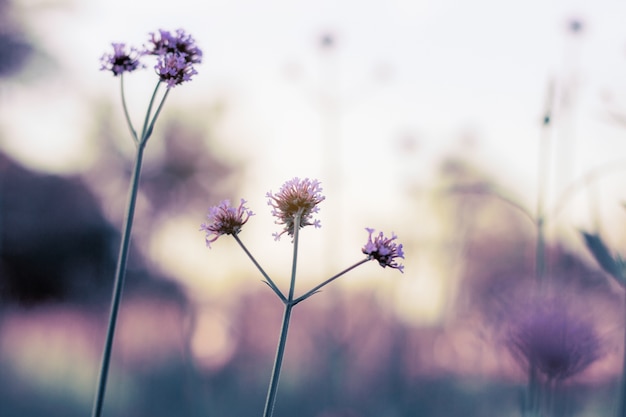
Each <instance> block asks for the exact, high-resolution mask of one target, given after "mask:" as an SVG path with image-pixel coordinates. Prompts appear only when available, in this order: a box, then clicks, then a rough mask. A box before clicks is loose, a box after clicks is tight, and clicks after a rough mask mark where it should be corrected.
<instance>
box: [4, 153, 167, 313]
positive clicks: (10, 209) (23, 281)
mask: <svg viewBox="0 0 626 417" xmlns="http://www.w3.org/2000/svg"><path fill="white" fill-rule="evenodd" d="M0 190H2V194H1V199H0V220H1V223H0V299H4V300H5V302H10V301H11V302H23V303H29V304H32V303H40V302H44V301H53V302H77V303H91V302H92V301H93V300H94V299H100V297H101V296H102V295H103V291H104V292H105V293H106V294H108V292H109V289H110V287H109V285H110V275H111V273H112V271H113V270H114V267H115V255H116V254H115V252H116V250H117V247H116V245H117V244H118V243H117V242H118V240H119V237H118V232H117V231H116V229H115V228H114V227H113V226H112V225H111V224H110V223H109V222H108V220H107V219H106V218H105V217H104V216H103V214H102V211H101V209H100V205H99V202H98V200H97V199H96V198H95V197H94V195H93V194H92V193H91V191H90V190H89V188H88V187H87V186H86V185H85V184H84V182H83V181H82V180H81V179H80V178H77V177H70V178H65V177H61V176H56V175H48V174H41V173H37V172H33V171H29V170H27V169H26V168H24V167H22V166H20V165H19V164H18V163H17V162H15V161H13V160H12V159H11V158H10V157H8V156H6V155H4V154H0ZM133 259H135V260H134V261H133V263H132V266H131V269H132V271H131V273H132V274H133V275H136V276H137V277H136V278H134V279H133V280H132V281H136V283H137V284H136V285H131V286H130V287H131V291H132V290H133V289H136V288H141V287H143V286H145V284H146V283H147V282H149V281H152V279H153V278H148V273H147V270H146V267H145V265H143V263H144V261H143V260H141V258H140V257H139V256H135V255H134V256H133ZM156 281H157V282H160V284H158V285H154V287H155V288H153V291H149V292H156V293H158V292H159V291H160V290H159V288H161V287H164V288H163V291H161V293H162V294H166V293H169V294H170V296H174V297H175V294H177V293H178V291H177V290H176V289H175V286H174V285H173V284H171V283H167V282H166V281H164V280H162V279H161V280H159V279H157V280H156ZM165 287H167V289H165Z"/></svg>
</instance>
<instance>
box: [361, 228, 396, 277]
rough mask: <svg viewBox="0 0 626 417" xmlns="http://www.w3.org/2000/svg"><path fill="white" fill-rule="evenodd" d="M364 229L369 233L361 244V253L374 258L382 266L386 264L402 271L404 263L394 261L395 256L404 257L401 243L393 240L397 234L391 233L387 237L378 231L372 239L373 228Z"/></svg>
mask: <svg viewBox="0 0 626 417" xmlns="http://www.w3.org/2000/svg"><path fill="white" fill-rule="evenodd" d="M365 230H367V232H368V233H369V238H368V240H367V243H366V244H365V246H363V249H362V250H363V253H364V254H366V255H367V256H368V257H369V259H376V260H377V261H378V263H379V264H380V266H382V267H383V268H385V267H387V266H388V267H390V268H395V269H398V270H399V271H400V272H402V273H404V265H401V264H398V263H397V262H396V258H402V259H404V251H403V250H402V244H401V243H400V244H396V243H395V242H394V240H396V239H397V238H398V236H396V235H395V234H394V233H392V234H391V237H390V238H388V237H385V236H384V235H383V232H380V233H379V234H378V236H376V237H375V238H374V239H372V234H373V233H374V229H370V228H365Z"/></svg>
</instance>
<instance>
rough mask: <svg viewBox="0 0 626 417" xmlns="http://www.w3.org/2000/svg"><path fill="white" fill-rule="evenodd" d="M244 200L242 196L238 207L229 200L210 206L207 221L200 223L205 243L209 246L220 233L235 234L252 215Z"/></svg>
mask: <svg viewBox="0 0 626 417" xmlns="http://www.w3.org/2000/svg"><path fill="white" fill-rule="evenodd" d="M245 203H246V200H244V199H243V198H242V199H241V202H240V204H239V207H237V208H235V207H233V206H231V205H230V201H229V200H224V201H222V202H221V203H220V204H219V205H218V206H214V207H210V208H209V213H208V215H207V219H208V220H209V221H208V223H202V224H201V225H200V231H205V232H206V237H205V239H206V245H207V246H208V247H211V243H213V242H215V241H216V240H217V238H218V237H220V236H222V235H236V234H237V233H239V231H240V230H241V226H243V225H244V224H245V223H246V222H247V221H248V219H249V218H250V216H254V213H253V212H252V210H249V209H248V208H247V207H246V206H245Z"/></svg>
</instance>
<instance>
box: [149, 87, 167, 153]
mask: <svg viewBox="0 0 626 417" xmlns="http://www.w3.org/2000/svg"><path fill="white" fill-rule="evenodd" d="M158 87H159V84H157V88H158ZM157 88H155V89H154V93H155V94H156V91H157ZM169 93H170V89H169V88H168V89H166V90H165V94H163V98H162V99H161V102H160V103H159V107H157V110H156V112H154V117H152V121H150V124H149V125H148V128H147V129H145V127H144V131H145V132H144V135H143V138H142V144H143V145H145V144H146V142H147V141H148V139H149V138H150V136H151V135H152V129H154V123H155V122H156V120H157V118H158V117H159V114H160V113H161V109H163V104H165V99H166V98H167V95H168V94H169ZM150 105H151V106H152V102H151V103H150ZM146 121H147V119H146Z"/></svg>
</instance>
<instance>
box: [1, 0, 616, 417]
mask: <svg viewBox="0 0 626 417" xmlns="http://www.w3.org/2000/svg"><path fill="white" fill-rule="evenodd" d="M625 18H626V5H624V4H623V2H618V1H614V0H600V1H596V2H593V3H592V2H583V1H565V0H562V1H557V0H554V1H550V2H545V1H539V0H528V1H525V2H498V1H494V0H474V1H468V2H458V1H454V0H439V1H435V0H390V1H378V0H367V1H352V0H346V1H326V0H321V1H309V0H303V1H284V0H263V1H257V2H252V1H246V0H234V1H233V0H231V1H222V0H216V1H213V0H212V1H205V2H200V1H191V0H181V1H178V2H176V3H172V2H163V1H150V2H141V1H136V2H125V1H119V0H108V1H104V0H89V1H72V0H21V1H19V0H0V370H1V371H0V415H1V416H3V417H4V416H7V417H13V416H39V415H44V414H45V415H47V416H51V417H52V416H83V415H86V414H87V413H89V412H90V409H91V402H92V399H93V393H94V391H95V385H96V377H97V372H98V367H99V361H100V357H101V354H102V345H103V343H104V335H105V328H106V320H107V314H108V309H109V298H110V294H111V290H112V280H113V272H114V267H115V260H116V256H117V250H118V246H119V228H120V225H121V222H122V218H123V210H124V207H125V200H126V195H127V187H128V179H129V173H130V167H131V163H132V151H133V149H132V141H131V139H130V136H129V134H128V129H127V126H126V125H125V124H124V117H123V113H122V109H121V105H120V97H119V80H118V79H115V78H114V77H112V76H111V74H110V73H105V72H102V71H99V58H100V56H101V55H102V54H103V53H104V52H105V51H108V49H109V47H110V43H111V42H126V43H128V44H133V45H137V46H140V45H142V44H143V43H145V42H146V40H147V34H148V33H149V32H152V31H155V30H158V29H159V28H163V29H168V30H175V29H177V28H184V29H185V30H187V31H188V32H189V33H191V34H192V35H193V36H194V37H195V38H196V41H197V43H198V45H199V46H200V47H201V48H202V49H203V51H204V62H203V63H202V64H201V65H200V66H199V67H198V71H199V74H198V75H197V76H196V77H195V79H194V80H193V82H191V83H188V84H186V85H181V86H178V87H176V88H175V89H174V90H173V91H172V93H171V95H170V97H169V98H168V101H167V103H166V106H165V108H164V111H163V113H162V116H161V118H160V119H159V121H158V124H157V127H156V129H155V134H154V135H153V137H152V138H151V140H150V143H149V145H148V151H147V156H146V158H147V160H146V163H145V165H144V171H143V176H142V180H141V189H140V198H139V204H138V209H137V214H136V222H135V228H134V231H133V245H132V254H131V257H130V261H129V262H130V263H129V272H128V275H127V280H126V287H125V292H124V298H123V303H122V310H121V313H120V317H119V326H118V333H117V336H116V340H115V347H114V351H113V364H112V368H111V375H110V383H109V387H108V390H107V397H106V402H105V406H104V415H107V416H118V415H119V416H122V415H132V416H172V415H186V416H249V415H255V414H256V415H259V414H260V413H261V410H262V407H263V403H264V399H265V394H266V389H267V383H268V381H269V374H270V370H271V365H272V361H273V357H274V352H275V344H276V340H277V336H278V328H279V324H280V318H281V305H280V302H279V301H278V300H277V299H276V298H275V296H273V294H272V293H271V291H269V290H268V288H267V287H266V286H265V285H263V284H262V283H261V276H260V275H259V274H258V272H257V271H256V270H255V268H254V266H253V265H252V264H251V263H250V262H249V260H248V259H247V258H246V257H245V254H243V253H242V251H241V250H240V249H239V248H238V246H237V245H236V244H235V242H233V241H232V239H230V238H228V237H225V238H221V239H219V240H218V241H217V242H215V244H214V245H213V247H212V249H210V250H209V249H208V248H206V247H205V244H204V236H203V234H202V233H201V232H199V230H198V229H199V225H200V223H202V222H203V221H204V219H205V215H206V210H207V208H208V207H209V206H211V205H215V204H217V203H219V201H221V200H222V199H225V198H229V199H231V200H233V201H238V200H239V199H240V198H245V199H246V200H248V202H249V204H248V205H249V207H250V208H251V209H253V210H254V211H255V213H256V215H255V216H254V217H252V218H251V219H250V221H249V222H248V224H246V226H245V228H244V231H243V232H242V233H241V235H240V236H241V238H242V240H243V241H244V242H245V243H246V245H247V246H248V247H249V249H250V250H251V251H252V252H253V253H254V255H255V256H256V257H257V259H258V260H259V262H260V263H261V264H262V265H263V266H264V267H265V268H266V270H267V271H268V273H269V274H270V275H271V276H272V277H273V278H274V280H275V281H276V282H277V283H278V284H279V285H281V286H283V287H286V286H287V285H288V281H287V280H288V272H289V270H290V269H289V268H290V259H291V258H290V249H291V245H290V243H289V240H288V239H283V240H282V241H280V242H274V241H273V239H272V236H271V234H272V232H274V231H276V230H277V227H278V226H276V225H275V224H274V223H273V219H272V217H271V215H270V208H269V206H267V202H266V198H265V193H266V192H267V191H269V190H272V191H277V190H278V188H279V187H280V185H281V184H282V183H283V182H284V181H286V180H288V179H291V178H293V177H296V176H298V177H309V178H317V179H319V180H320V181H321V182H322V185H323V187H324V191H325V194H326V196H327V199H326V201H324V202H323V203H322V205H321V212H320V219H321V221H322V225H323V227H322V228H321V229H319V230H314V229H308V228H307V229H304V230H303V233H302V235H301V238H302V241H301V255H300V264H299V265H300V266H299V271H300V273H299V276H298V280H299V281H298V292H300V293H302V292H304V291H306V290H308V289H309V288H310V287H312V286H314V285H315V284H317V283H318V282H321V281H322V280H324V279H325V278H327V277H329V276H331V275H333V274H334V273H335V272H337V271H339V270H340V269H341V268H344V267H347V266H349V265H351V264H352V263H354V262H356V261H358V260H360V259H361V256H362V254H361V251H360V250H361V247H362V245H363V244H364V243H365V240H366V238H367V233H366V232H365V230H364V228H365V227H373V228H376V229H378V230H383V231H385V232H386V233H390V232H392V231H393V232H395V233H397V234H398V235H399V239H400V241H401V242H402V243H403V244H404V245H405V252H406V259H405V262H404V264H405V267H406V269H405V273H404V274H403V275H401V274H399V273H398V272H397V271H395V270H388V269H387V270H383V269H381V268H380V267H379V266H378V265H376V264H375V263H373V262H372V263H369V264H366V265H365V266H363V267H360V268H359V269H357V270H355V271H353V272H351V273H350V274H348V275H347V276H345V277H344V278H342V279H341V280H339V281H338V282H335V283H333V285H332V286H330V287H328V288H326V289H325V290H324V291H323V292H322V293H321V294H318V295H315V296H314V297H312V298H311V299H309V300H308V301H307V302H306V303H303V304H301V305H299V306H298V308H297V309H296V310H295V316H294V319H293V322H292V330H291V333H290V336H289V340H288V345H287V356H286V363H285V366H284V368H283V369H284V370H283V375H282V379H281V385H280V388H279V394H278V402H277V408H276V416H277V417H280V416H288V415H294V414H296V415H298V416H302V417H308V416H311V417H357V416H359V417H361V416H362V417H369V416H377V417H380V416H388V417H395V416H457V415H463V416H515V415H519V409H520V398H521V394H522V392H523V390H524V387H525V384H526V376H525V374H524V372H523V370H522V369H521V367H520V366H519V364H518V363H516V361H515V360H514V358H513V357H511V355H510V353H509V352H508V351H507V349H506V343H505V339H506V331H505V329H506V320H505V318H506V316H507V313H508V312H510V311H515V308H514V307H515V303H516V302H517V301H518V300H520V299H523V297H524V296H525V294H526V291H527V286H528V285H529V282H532V280H533V275H534V270H535V242H536V230H535V226H534V224H533V222H532V219H529V218H528V216H527V215H525V214H524V213H523V212H522V211H521V210H519V209H518V208H517V207H518V206H521V207H525V208H526V209H527V210H528V212H529V213H530V214H531V216H533V215H535V214H536V208H537V203H538V201H539V196H540V195H543V196H544V203H545V210H546V217H547V223H546V238H547V245H546V246H547V249H546V253H547V274H548V276H549V277H550V280H552V282H554V283H555V286H556V287H557V288H558V289H559V291H560V292H561V293H562V294H564V296H567V298H568V300H569V302H571V304H572V305H573V306H574V308H575V309H577V310H578V311H579V312H580V313H581V314H583V313H584V315H585V317H586V318H587V319H589V320H591V321H592V322H593V323H594V326H596V328H597V331H598V333H599V334H600V336H601V340H602V344H603V355H602V358H601V359H600V360H598V361H596V362H595V363H594V364H593V365H592V366H591V367H590V368H589V369H587V370H586V371H585V372H584V373H583V374H581V375H578V376H577V377H576V378H573V379H572V380H571V381H568V383H567V384H565V385H564V386H563V387H561V391H562V392H559V395H558V401H560V404H561V405H560V408H559V409H560V410H561V412H562V415H577V416H578V415H581V416H582V415H594V416H596V415H610V413H611V412H612V410H613V409H614V407H615V404H616V403H615V401H616V393H617V384H618V381H619V374H620V372H621V355H622V350H623V346H622V340H623V331H624V322H623V319H622V317H623V314H622V313H621V312H622V309H623V304H624V299H623V298H624V296H623V291H621V288H619V287H618V286H616V285H615V284H613V283H612V282H610V281H609V279H607V277H606V275H605V274H604V273H603V272H602V271H601V270H600V269H599V268H598V266H597V264H596V263H595V261H594V260H593V259H592V258H591V257H590V256H589V254H588V253H587V251H586V249H585V247H584V243H583V241H582V239H581V237H580V234H579V231H580V230H587V231H593V232H598V233H600V234H601V235H602V236H603V237H604V238H605V240H606V242H607V244H608V245H609V246H610V247H611V248H613V249H615V250H616V251H618V252H619V251H621V253H626V249H624V248H625V247H626V245H625V243H626V235H625V233H624V232H625V227H624V225H626V221H625V220H626V211H624V208H623V206H622V204H623V203H624V202H625V201H626V188H625V187H624V180H625V179H626V27H624V25H623V22H624V19H625ZM154 81H155V78H154V75H153V74H152V72H151V71H150V70H149V69H147V70H145V71H142V72H137V73H133V74H131V75H130V76H128V77H127V78H126V86H127V98H128V102H129V108H130V113H131V117H133V119H134V120H137V121H140V120H141V119H142V117H143V111H144V110H145V107H146V104H147V101H148V99H149V95H150V93H151V89H152V87H153V85H154ZM547 111H550V115H551V121H550V123H549V125H546V124H545V123H544V118H545V116H546V112H547ZM542 158H544V159H543V160H544V161H545V162H546V163H545V165H543V168H542V165H541V161H542ZM494 190H497V192H498V195H499V196H500V197H495V196H494V193H493V191H494ZM511 202H515V204H516V205H517V206H516V205H514V204H511Z"/></svg>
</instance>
